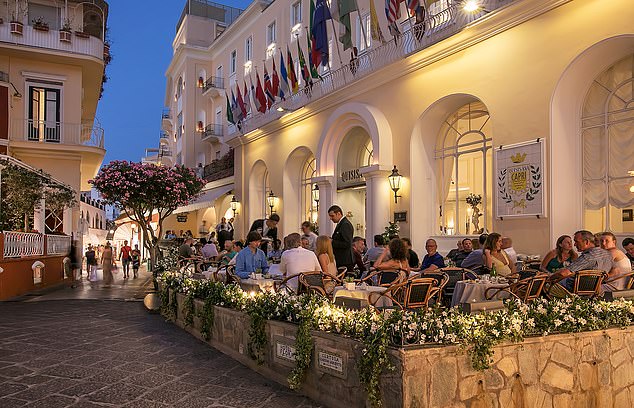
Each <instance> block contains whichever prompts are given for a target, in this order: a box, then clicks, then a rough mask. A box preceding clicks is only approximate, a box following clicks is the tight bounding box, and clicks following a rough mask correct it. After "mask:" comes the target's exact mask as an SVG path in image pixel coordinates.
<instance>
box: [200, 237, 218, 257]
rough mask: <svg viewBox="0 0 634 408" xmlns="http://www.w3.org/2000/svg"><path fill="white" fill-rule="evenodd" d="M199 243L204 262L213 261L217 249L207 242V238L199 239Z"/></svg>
mask: <svg viewBox="0 0 634 408" xmlns="http://www.w3.org/2000/svg"><path fill="white" fill-rule="evenodd" d="M200 243H201V244H202V248H200V253H201V255H202V256H203V258H205V260H211V261H213V260H215V259H216V257H217V256H218V249H217V248H216V246H215V245H214V244H213V243H211V242H207V238H201V239H200Z"/></svg>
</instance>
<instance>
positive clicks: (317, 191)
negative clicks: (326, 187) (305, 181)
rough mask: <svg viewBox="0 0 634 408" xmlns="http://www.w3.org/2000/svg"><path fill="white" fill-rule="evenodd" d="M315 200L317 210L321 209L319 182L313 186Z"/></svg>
mask: <svg viewBox="0 0 634 408" xmlns="http://www.w3.org/2000/svg"><path fill="white" fill-rule="evenodd" d="M313 201H314V202H315V204H316V206H317V211H319V186H318V185H317V184H315V187H313Z"/></svg>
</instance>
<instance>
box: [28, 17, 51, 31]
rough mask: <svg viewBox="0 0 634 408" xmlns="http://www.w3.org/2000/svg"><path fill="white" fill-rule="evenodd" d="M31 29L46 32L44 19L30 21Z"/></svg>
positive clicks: (46, 27)
mask: <svg viewBox="0 0 634 408" xmlns="http://www.w3.org/2000/svg"><path fill="white" fill-rule="evenodd" d="M31 22H32V23H33V28H34V29H36V30H38V31H48V23H47V22H46V21H44V17H38V18H35V19H33V20H32V21H31Z"/></svg>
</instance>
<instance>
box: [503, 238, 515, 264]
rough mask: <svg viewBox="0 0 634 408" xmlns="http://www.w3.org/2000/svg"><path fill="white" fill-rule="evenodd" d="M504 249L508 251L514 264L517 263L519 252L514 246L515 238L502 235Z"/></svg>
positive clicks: (507, 253)
mask: <svg viewBox="0 0 634 408" xmlns="http://www.w3.org/2000/svg"><path fill="white" fill-rule="evenodd" d="M502 249H503V250H504V252H506V255H507V256H508V257H509V260H510V261H511V263H512V264H513V265H515V264H516V263H517V252H515V248H513V240H512V239H511V238H509V237H502Z"/></svg>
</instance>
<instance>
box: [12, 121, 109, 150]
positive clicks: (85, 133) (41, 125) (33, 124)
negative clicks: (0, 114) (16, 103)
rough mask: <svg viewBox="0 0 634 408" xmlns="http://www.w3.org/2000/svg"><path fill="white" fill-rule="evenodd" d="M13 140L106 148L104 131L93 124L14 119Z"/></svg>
mask: <svg viewBox="0 0 634 408" xmlns="http://www.w3.org/2000/svg"><path fill="white" fill-rule="evenodd" d="M10 139H11V140H14V141H25V142H33V143H42V144H47V145H51V146H53V145H65V146H69V145H70V146H88V147H98V148H100V149H103V148H104V147H103V146H104V131H103V129H102V128H100V127H96V126H94V125H92V124H77V123H63V122H52V121H44V120H33V119H14V120H13V122H12V127H11V138H10Z"/></svg>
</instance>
